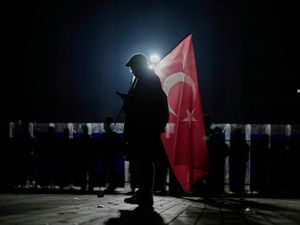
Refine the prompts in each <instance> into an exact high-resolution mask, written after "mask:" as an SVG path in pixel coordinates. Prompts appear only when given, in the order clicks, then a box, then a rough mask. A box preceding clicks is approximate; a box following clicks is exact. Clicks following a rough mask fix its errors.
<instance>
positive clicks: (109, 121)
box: [104, 116, 114, 132]
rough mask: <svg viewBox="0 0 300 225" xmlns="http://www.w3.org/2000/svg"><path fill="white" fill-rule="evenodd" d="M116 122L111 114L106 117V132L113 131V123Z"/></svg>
mask: <svg viewBox="0 0 300 225" xmlns="http://www.w3.org/2000/svg"><path fill="white" fill-rule="evenodd" d="M113 122H114V119H113V118H112V117H111V116H108V117H106V119H105V122H104V130H105V131H106V132H109V131H111V124H112V123H113Z"/></svg>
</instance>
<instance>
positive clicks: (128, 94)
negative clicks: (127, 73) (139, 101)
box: [114, 77, 137, 127]
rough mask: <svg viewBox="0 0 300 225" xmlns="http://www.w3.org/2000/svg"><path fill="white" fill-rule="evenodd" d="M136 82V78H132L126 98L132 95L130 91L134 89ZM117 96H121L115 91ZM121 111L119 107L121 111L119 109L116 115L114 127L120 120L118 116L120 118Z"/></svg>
mask: <svg viewBox="0 0 300 225" xmlns="http://www.w3.org/2000/svg"><path fill="white" fill-rule="evenodd" d="M136 82H137V78H136V77H134V79H133V82H132V83H131V86H130V88H129V90H128V93H127V96H130V95H131V93H132V91H133V88H134V87H135V84H136ZM117 95H120V96H121V95H122V94H121V93H119V92H118V91H117ZM122 111H123V107H121V109H120V111H119V113H118V116H117V118H116V120H115V124H114V127H115V126H116V124H117V122H118V120H119V119H120V116H121V114H122Z"/></svg>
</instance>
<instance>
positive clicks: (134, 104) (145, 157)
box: [121, 54, 169, 207]
mask: <svg viewBox="0 0 300 225" xmlns="http://www.w3.org/2000/svg"><path fill="white" fill-rule="evenodd" d="M126 66H127V67H130V69H131V72H132V74H133V75H134V77H135V80H134V82H133V84H132V88H131V90H130V91H129V93H128V95H121V96H122V98H123V100H124V105H123V111H124V112H125V114H126V120H125V127H124V137H125V140H126V142H127V144H128V149H129V150H128V154H129V157H130V158H131V162H132V163H134V164H135V168H136V172H137V183H138V184H137V185H138V189H139V190H138V192H137V194H136V195H135V196H133V197H130V198H126V199H125V200H124V201H125V202H127V203H132V204H138V205H139V206H140V207H145V206H146V207H148V206H150V207H152V205H153V194H152V186H153V179H154V167H153V161H154V159H155V157H156V155H157V152H158V151H159V149H162V148H163V145H162V142H161V138H160V134H161V133H162V132H164V129H165V126H166V123H167V121H168V115H169V112H168V103H167V97H166V95H165V93H164V92H163V90H162V88H161V83H160V80H159V78H158V76H157V75H156V74H155V73H154V72H153V70H150V69H149V67H148V60H147V58H146V56H145V55H143V54H136V55H134V56H132V57H131V58H130V60H129V61H128V62H127V64H126Z"/></svg>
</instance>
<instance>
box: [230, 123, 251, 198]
mask: <svg viewBox="0 0 300 225" xmlns="http://www.w3.org/2000/svg"><path fill="white" fill-rule="evenodd" d="M248 154H249V146H248V144H247V142H246V141H245V135H244V134H243V133H242V130H241V129H237V130H236V131H235V132H234V133H233V139H232V141H231V143H230V161H229V164H230V166H229V167H230V176H229V179H230V190H231V191H232V192H234V193H235V194H237V195H241V194H243V192H244V186H245V176H246V163H247V161H248Z"/></svg>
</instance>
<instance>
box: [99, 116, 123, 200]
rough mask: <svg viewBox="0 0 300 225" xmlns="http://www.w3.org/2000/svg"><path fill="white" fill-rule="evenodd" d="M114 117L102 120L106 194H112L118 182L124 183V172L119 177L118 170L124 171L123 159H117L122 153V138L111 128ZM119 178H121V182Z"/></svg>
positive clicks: (101, 141) (101, 140)
mask: <svg viewBox="0 0 300 225" xmlns="http://www.w3.org/2000/svg"><path fill="white" fill-rule="evenodd" d="M113 122H114V119H113V118H112V117H110V116H109V117H107V118H106V119H105V122H104V130H105V132H104V133H103V135H102V137H101V139H100V143H101V148H102V150H103V155H104V166H105V175H106V178H107V183H108V187H107V188H106V190H105V193H107V194H114V193H115V189H116V188H117V186H118V185H120V183H123V184H124V173H122V175H123V177H122V178H121V177H120V173H118V172H119V171H120V170H121V171H124V161H121V162H120V160H119V158H120V155H123V154H122V152H123V147H124V144H123V140H122V139H121V137H120V136H119V135H118V134H117V133H116V132H114V131H113V130H112V127H111V125H113ZM120 178H121V179H120ZM120 180H123V182H121V181H120Z"/></svg>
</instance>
